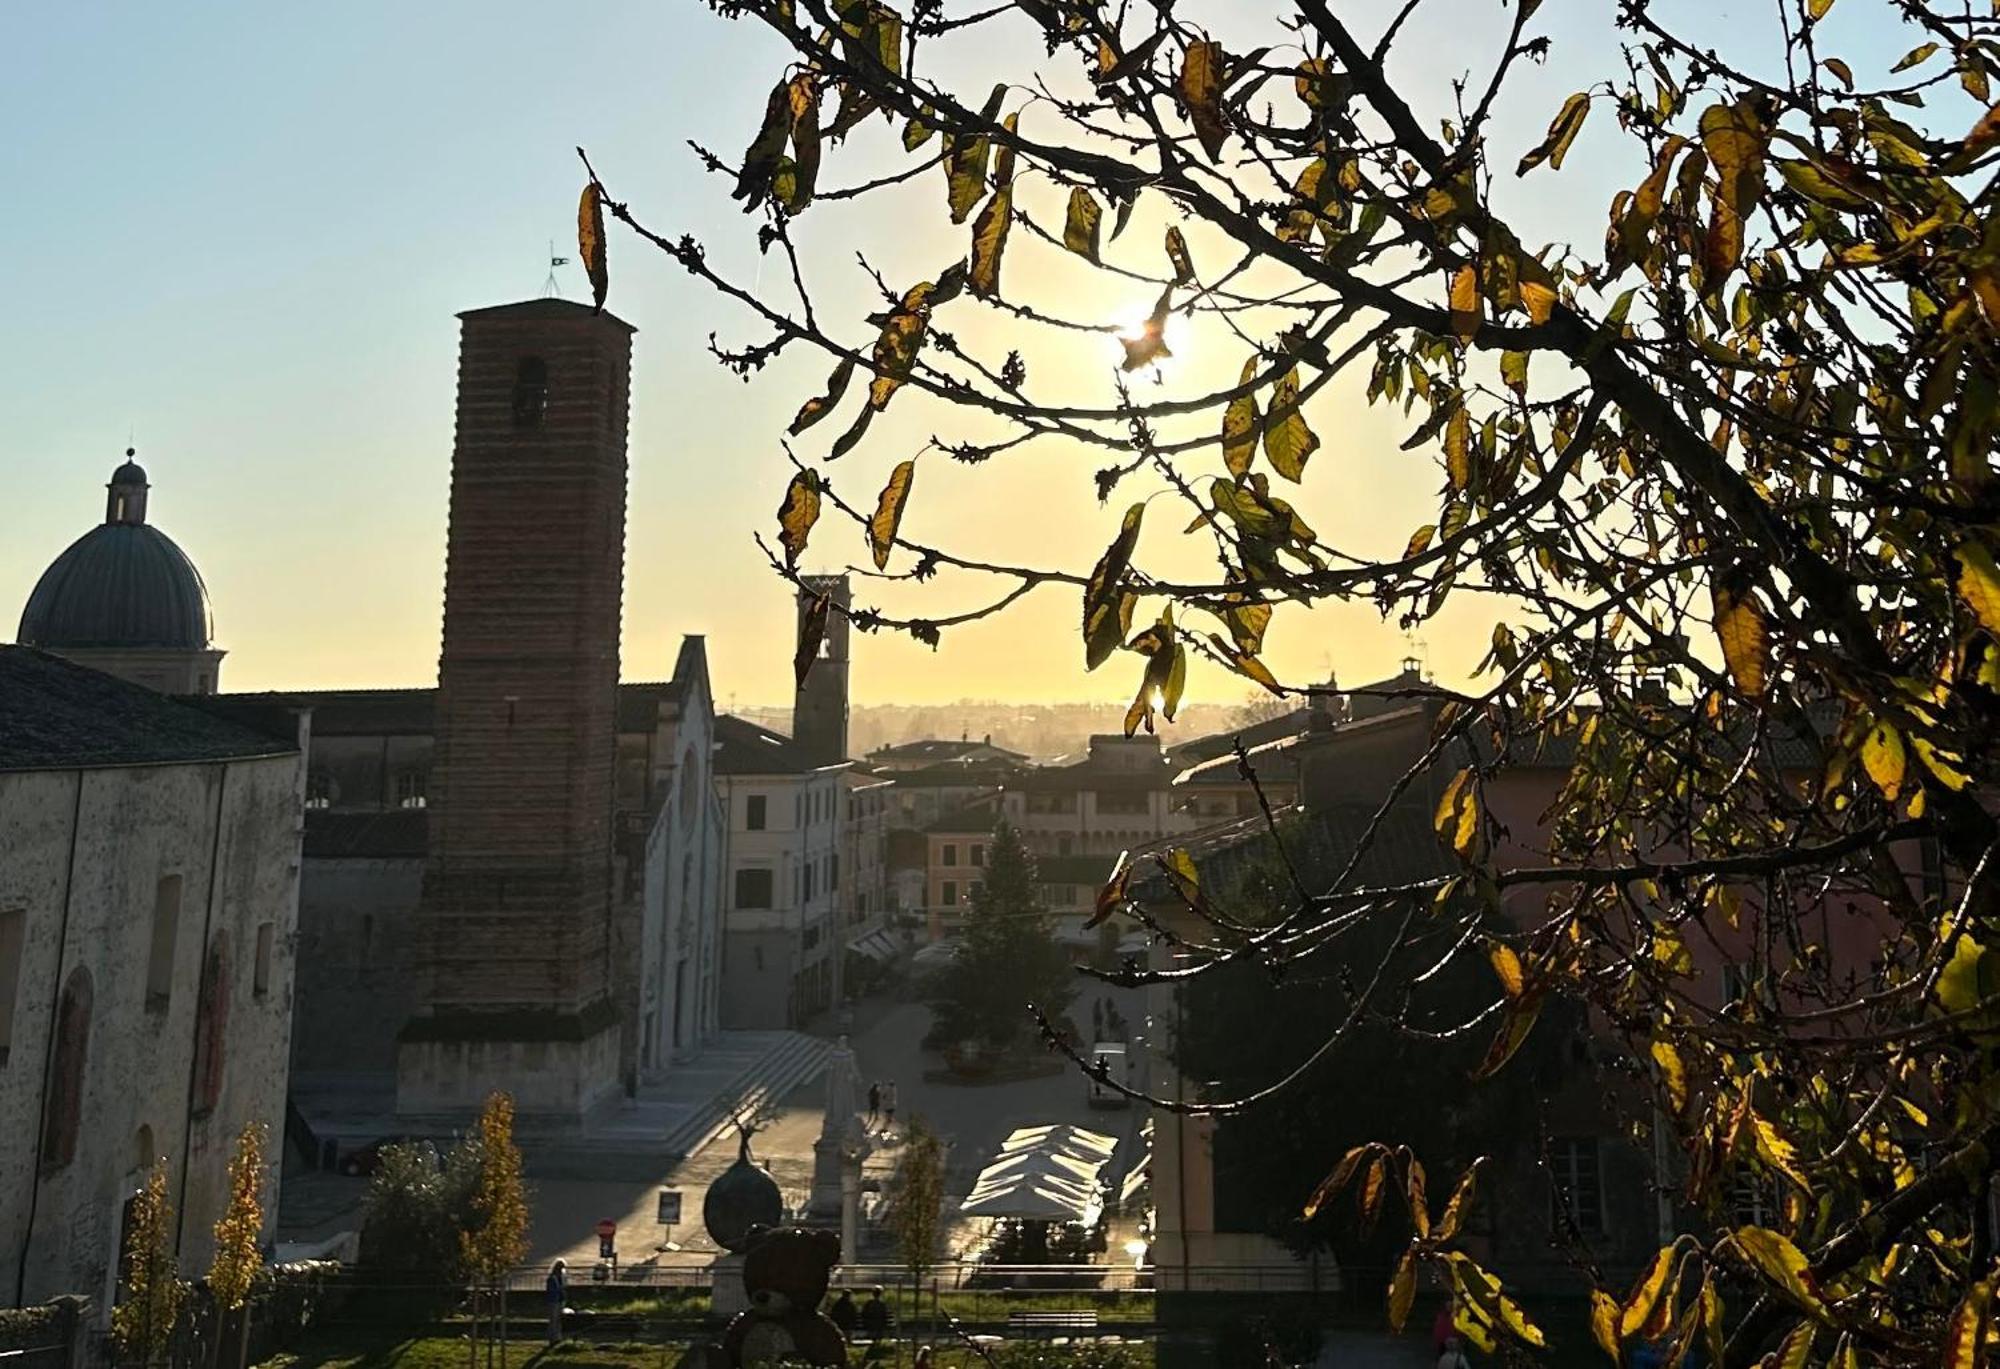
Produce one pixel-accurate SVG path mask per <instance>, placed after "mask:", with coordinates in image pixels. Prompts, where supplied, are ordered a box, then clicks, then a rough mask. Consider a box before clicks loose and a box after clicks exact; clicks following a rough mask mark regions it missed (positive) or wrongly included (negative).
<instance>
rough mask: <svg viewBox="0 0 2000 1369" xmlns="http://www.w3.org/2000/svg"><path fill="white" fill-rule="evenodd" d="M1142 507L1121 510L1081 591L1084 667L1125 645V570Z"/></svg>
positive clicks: (1128, 614)
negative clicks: (1113, 534)
mask: <svg viewBox="0 0 2000 1369" xmlns="http://www.w3.org/2000/svg"><path fill="white" fill-rule="evenodd" d="M1145 513H1146V506H1145V505H1144V504H1134V505H1133V506H1132V507H1131V508H1129V509H1127V510H1126V511H1125V518H1124V520H1123V521H1122V522H1121V523H1120V524H1119V527H1118V536H1117V537H1115V538H1113V539H1112V542H1111V545H1110V546H1108V547H1106V548H1105V550H1104V555H1103V556H1101V557H1099V558H1098V561H1097V565H1096V566H1095V567H1094V568H1093V569H1092V570H1091V572H1090V583H1089V584H1087V585H1086V586H1084V591H1083V656H1084V666H1085V668H1086V669H1089V670H1095V669H1097V668H1098V667H1099V666H1101V665H1103V664H1104V662H1105V661H1106V660H1108V659H1109V658H1110V656H1111V653H1112V652H1114V651H1116V650H1117V649H1118V648H1119V647H1121V646H1123V645H1124V644H1125V634H1126V633H1127V632H1128V631H1130V630H1131V627H1132V596H1131V594H1130V593H1129V592H1127V591H1126V589H1125V583H1124V581H1125V572H1126V571H1128V570H1130V569H1131V568H1132V551H1133V549H1134V548H1135V547H1137V546H1138V545H1139V522H1140V519H1141V518H1143V517H1144V516H1145Z"/></svg>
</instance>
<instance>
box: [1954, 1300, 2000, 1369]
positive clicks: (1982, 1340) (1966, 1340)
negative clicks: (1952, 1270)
mask: <svg viewBox="0 0 2000 1369" xmlns="http://www.w3.org/2000/svg"><path fill="white" fill-rule="evenodd" d="M1992 1319H1993V1284H1992V1281H1991V1280H1986V1279H1982V1280H1981V1281H1979V1282H1978V1283H1975V1284H1973V1285H1972V1286H1971V1287H1970V1288H1968V1289H1966V1290H1965V1296H1964V1297H1963V1298H1961V1299H1960V1300H1959V1304H1958V1306H1957V1307H1956V1308H1955V1309H1953V1311H1952V1314H1951V1321H1950V1323H1949V1324H1948V1325H1947V1326H1946V1327H1945V1336H1944V1369H1978V1366H1979V1365H1980V1364H1981V1363H1982V1362H1983V1361H1984V1359H1985V1357H1986V1338H1987V1336H1988V1335H1989V1334H1990V1332H1991V1330H1992V1325H1991V1323H1992Z"/></svg>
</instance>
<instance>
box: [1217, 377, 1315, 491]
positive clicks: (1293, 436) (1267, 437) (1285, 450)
mask: <svg viewBox="0 0 2000 1369" xmlns="http://www.w3.org/2000/svg"><path fill="white" fill-rule="evenodd" d="M1224 421H1225V422H1227V415H1226V414H1225V415H1224ZM1318 450H1319V437H1318V435H1317V434H1315V433H1314V432H1313V430H1312V429H1311V428H1310V427H1308V426H1307V425H1306V416H1305V414H1304V413H1302V412H1301V411H1300V409H1299V371H1298V368H1297V367H1296V366H1294V367H1293V368H1292V369H1290V370H1288V371H1286V372H1285V373H1284V374H1283V375H1281V376H1279V377H1278V383H1277V385H1276V386H1274V387H1273V388H1272V391H1271V411H1270V412H1269V413H1268V414H1266V415H1265V416H1264V455H1265V457H1266V458H1268V459H1269V461H1270V463H1271V469H1272V470H1275V471H1276V472H1277V473H1278V474H1279V475H1282V476H1283V477H1285V479H1287V480H1292V481H1297V480H1298V479H1299V478H1300V477H1302V476H1303V475H1304V474H1305V472H1306V459H1307V458H1308V457H1310V456H1311V455H1312V454H1313V453H1314V452H1316V451H1318Z"/></svg>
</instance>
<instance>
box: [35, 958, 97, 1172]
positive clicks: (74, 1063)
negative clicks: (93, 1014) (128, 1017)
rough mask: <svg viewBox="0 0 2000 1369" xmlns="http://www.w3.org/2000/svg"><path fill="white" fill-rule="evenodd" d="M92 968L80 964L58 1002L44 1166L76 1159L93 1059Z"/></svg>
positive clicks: (58, 1166) (45, 1121) (58, 1165)
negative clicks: (85, 1078) (89, 1068)
mask: <svg viewBox="0 0 2000 1369" xmlns="http://www.w3.org/2000/svg"><path fill="white" fill-rule="evenodd" d="M90 1000H91V985H90V971H88V970H86V969H83V968H82V967H80V966H79V967H78V968H77V969H75V970H73V971H71V972H70V976H69V982H68V983H66V984H64V985H63V991H62V998H61V999H60V1000H59V1001H58V1002H57V1004H56V1054H55V1060H54V1062H53V1063H54V1068H53V1069H51V1070H50V1072H49V1091H48V1099H47V1101H46V1102H45V1103H44V1104H43V1105H42V1168H43V1169H61V1168H62V1167H63V1166H64V1165H66V1164H68V1163H69V1162H70V1161H71V1160H74V1159H75V1158H76V1134H77V1131H78V1128H79V1125H80V1124H81V1122H82V1121H83V1085H84V1075H85V1072H86V1067H87V1066H88V1064H89V1062H90Z"/></svg>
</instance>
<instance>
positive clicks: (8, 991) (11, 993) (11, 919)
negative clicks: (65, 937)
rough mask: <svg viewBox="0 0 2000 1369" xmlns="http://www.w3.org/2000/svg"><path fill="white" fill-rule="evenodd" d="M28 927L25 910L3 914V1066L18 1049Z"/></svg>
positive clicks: (0, 985)
mask: <svg viewBox="0 0 2000 1369" xmlns="http://www.w3.org/2000/svg"><path fill="white" fill-rule="evenodd" d="M27 927H28V914H27V911H26V910H25V909H22V908H8V909H6V910H4V911H0V1065H4V1064H6V1063H7V1055H8V1053H9V1052H10V1051H12V1050H13V1048H14V1003H15V1000H16V998H17V997H18V996H19V994H20V991H21V943H22V939H23V937H24V936H25V935H26V933H27Z"/></svg>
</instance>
